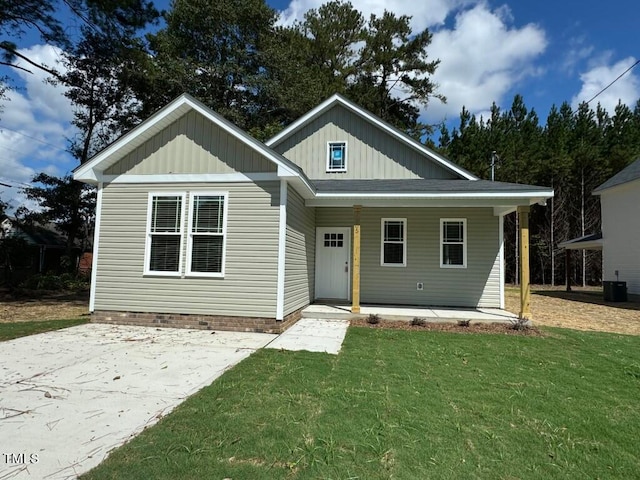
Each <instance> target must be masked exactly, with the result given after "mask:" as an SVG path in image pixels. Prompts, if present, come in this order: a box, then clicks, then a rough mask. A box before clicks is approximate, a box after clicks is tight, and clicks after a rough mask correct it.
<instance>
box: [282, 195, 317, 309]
mask: <svg viewBox="0 0 640 480" xmlns="http://www.w3.org/2000/svg"><path fill="white" fill-rule="evenodd" d="M287 188H288V190H287V232H286V245H285V276H284V314H285V315H287V314H289V313H291V312H295V311H296V310H298V309H300V308H303V307H306V306H307V305H309V304H310V303H311V302H313V297H314V292H315V259H316V223H315V222H316V209H315V208H312V207H305V206H304V199H303V198H302V197H301V196H300V195H299V194H298V193H297V192H296V191H295V190H294V189H293V188H291V186H288V187H287Z"/></svg>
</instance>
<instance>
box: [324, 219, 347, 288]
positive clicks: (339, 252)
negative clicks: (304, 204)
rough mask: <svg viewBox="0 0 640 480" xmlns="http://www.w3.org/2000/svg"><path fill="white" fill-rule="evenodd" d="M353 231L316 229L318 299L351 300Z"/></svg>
mask: <svg viewBox="0 0 640 480" xmlns="http://www.w3.org/2000/svg"><path fill="white" fill-rule="evenodd" d="M350 256H351V229H350V228H345V227H336V228H329V227H318V228H317V229H316V298H327V299H329V298H330V299H335V300H348V299H349V275H350V272H351V262H350V261H349V259H350Z"/></svg>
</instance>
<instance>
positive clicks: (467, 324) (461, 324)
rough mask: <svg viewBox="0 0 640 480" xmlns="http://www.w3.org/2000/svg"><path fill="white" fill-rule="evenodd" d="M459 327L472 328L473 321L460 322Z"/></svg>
mask: <svg viewBox="0 0 640 480" xmlns="http://www.w3.org/2000/svg"><path fill="white" fill-rule="evenodd" d="M458 326H459V327H464V328H467V327H469V326H471V320H470V319H466V320H458Z"/></svg>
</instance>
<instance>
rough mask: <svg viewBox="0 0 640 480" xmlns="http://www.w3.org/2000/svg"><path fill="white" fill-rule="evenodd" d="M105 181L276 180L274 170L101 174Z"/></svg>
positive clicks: (221, 181) (210, 181)
mask: <svg viewBox="0 0 640 480" xmlns="http://www.w3.org/2000/svg"><path fill="white" fill-rule="evenodd" d="M101 180H102V181H103V182H105V183H243V182H267V181H278V180H280V177H278V174H277V173H275V172H257V173H166V174H152V175H128V174H122V175H103V176H102V177H101Z"/></svg>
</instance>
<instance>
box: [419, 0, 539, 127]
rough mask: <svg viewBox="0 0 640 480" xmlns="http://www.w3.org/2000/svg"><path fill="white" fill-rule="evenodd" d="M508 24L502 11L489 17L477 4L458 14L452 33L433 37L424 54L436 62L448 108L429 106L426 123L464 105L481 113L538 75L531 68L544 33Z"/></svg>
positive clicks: (484, 6)
mask: <svg viewBox="0 0 640 480" xmlns="http://www.w3.org/2000/svg"><path fill="white" fill-rule="evenodd" d="M510 19H511V13H510V11H508V9H506V7H504V6H503V7H500V8H499V9H498V10H494V11H491V10H490V9H489V7H488V6H487V4H485V3H479V4H478V5H476V6H475V7H473V8H472V9H469V10H465V11H462V12H460V13H458V15H457V16H456V20H455V25H454V27H453V29H451V30H448V29H442V30H439V31H437V32H435V33H434V35H433V42H432V44H431V46H430V47H429V50H428V51H429V54H430V56H431V57H432V58H439V59H440V60H441V63H440V66H439V67H438V69H437V70H436V73H435V75H434V81H435V82H436V83H437V84H438V85H439V92H440V93H441V94H443V95H445V96H446V97H447V104H446V105H443V104H441V103H440V102H437V101H433V102H432V103H431V104H430V105H429V107H428V109H427V113H426V116H427V118H428V119H429V120H430V121H436V122H437V121H440V120H442V119H443V117H449V118H450V117H451V116H457V115H458V114H459V112H460V110H461V109H462V106H463V105H464V106H465V107H466V108H467V109H468V110H469V111H471V112H472V113H475V112H479V111H483V110H484V111H486V110H487V109H488V108H489V107H490V106H491V103H492V102H493V101H496V102H497V103H500V100H501V99H502V97H503V95H505V94H506V93H507V91H508V90H509V89H510V88H511V87H513V85H515V84H516V83H518V82H519V81H521V80H522V79H524V78H525V77H527V76H533V75H537V74H538V73H539V71H538V69H537V68H536V67H535V66H534V65H533V62H534V60H535V59H536V58H537V57H538V56H539V55H540V54H542V53H543V52H544V50H545V48H546V46H547V39H546V35H545V32H544V30H542V28H540V27H539V26H537V25H535V24H528V25H525V26H523V27H520V28H517V27H513V26H510V25H509V22H510Z"/></svg>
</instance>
